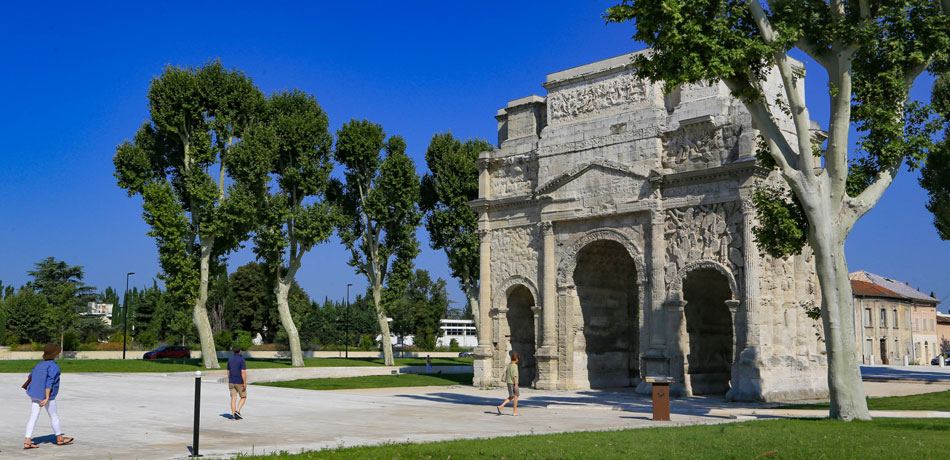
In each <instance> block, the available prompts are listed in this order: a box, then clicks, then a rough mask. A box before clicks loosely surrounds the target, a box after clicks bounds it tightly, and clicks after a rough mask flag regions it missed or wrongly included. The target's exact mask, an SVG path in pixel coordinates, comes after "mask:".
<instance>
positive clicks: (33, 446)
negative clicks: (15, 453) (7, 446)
mask: <svg viewBox="0 0 950 460" xmlns="http://www.w3.org/2000/svg"><path fill="white" fill-rule="evenodd" d="M39 448H40V446H37V445H36V443H35V442H33V441H30V442H28V443H27V442H24V443H23V450H29V449H39Z"/></svg>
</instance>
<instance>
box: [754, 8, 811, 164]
mask: <svg viewBox="0 0 950 460" xmlns="http://www.w3.org/2000/svg"><path fill="white" fill-rule="evenodd" d="M746 3H747V4H748V5H749V11H751V13H752V18H753V20H755V24H756V26H757V27H758V28H759V33H761V34H762V38H763V39H765V42H766V43H768V44H769V45H775V40H776V39H777V38H778V37H777V36H776V33H775V31H774V30H773V29H772V24H771V23H770V22H769V18H768V16H767V15H766V14H765V10H763V9H762V4H760V3H759V1H758V0H747V1H746ZM772 57H773V59H775V62H776V63H777V65H778V69H779V75H780V76H781V78H782V84H783V86H785V97H786V99H787V100H788V104H789V111H790V113H791V116H792V121H793V122H794V124H795V133H796V136H797V138H798V155H797V156H798V159H799V161H800V162H801V163H802V164H800V165H797V166H798V167H799V169H800V170H802V171H805V170H807V168H808V166H809V165H808V164H807V163H808V162H807V161H806V158H808V157H810V156H811V120H809V118H808V112H807V111H806V107H805V101H804V97H803V96H802V94H799V92H798V90H797V88H798V77H796V76H795V71H794V69H793V68H792V63H791V62H790V61H789V58H788V53H786V52H784V51H775V52H774V53H773V55H772ZM783 139H784V136H783ZM788 163H789V164H790V165H795V163H794V162H792V161H789V162H788Z"/></svg>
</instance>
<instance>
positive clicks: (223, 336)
mask: <svg viewBox="0 0 950 460" xmlns="http://www.w3.org/2000/svg"><path fill="white" fill-rule="evenodd" d="M233 344H234V334H232V333H231V331H229V330H227V329H224V330H222V331H221V332H218V333H217V334H215V335H214V346H215V347H217V348H218V349H220V350H229V349H230V348H231V346H232V345H233Z"/></svg>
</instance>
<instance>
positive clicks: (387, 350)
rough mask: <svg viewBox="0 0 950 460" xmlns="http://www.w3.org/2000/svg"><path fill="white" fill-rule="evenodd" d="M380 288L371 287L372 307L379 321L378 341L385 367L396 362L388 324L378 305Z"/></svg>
mask: <svg viewBox="0 0 950 460" xmlns="http://www.w3.org/2000/svg"><path fill="white" fill-rule="evenodd" d="M380 291H382V287H381V286H373V305H374V306H375V307H376V319H377V320H378V321H379V331H380V340H381V341H382V346H383V362H384V363H385V365H387V366H395V365H396V361H395V360H393V342H392V340H390V338H389V322H388V321H386V312H384V311H383V307H382V305H380V304H379V302H380V297H381V292H380Z"/></svg>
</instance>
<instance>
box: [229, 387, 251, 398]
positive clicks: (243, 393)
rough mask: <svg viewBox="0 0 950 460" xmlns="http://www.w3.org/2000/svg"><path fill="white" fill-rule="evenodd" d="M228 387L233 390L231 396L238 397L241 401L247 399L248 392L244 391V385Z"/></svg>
mask: <svg viewBox="0 0 950 460" xmlns="http://www.w3.org/2000/svg"><path fill="white" fill-rule="evenodd" d="M228 387H229V388H231V396H234V395H238V396H240V397H241V399H244V398H246V397H247V390H245V389H244V384H243V383H229V384H228Z"/></svg>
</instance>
